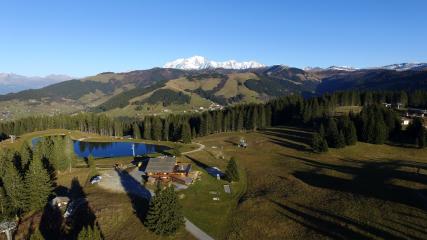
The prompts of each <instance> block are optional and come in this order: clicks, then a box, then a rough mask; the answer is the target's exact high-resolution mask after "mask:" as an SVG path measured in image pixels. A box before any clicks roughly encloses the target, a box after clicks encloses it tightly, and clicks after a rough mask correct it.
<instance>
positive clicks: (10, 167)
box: [0, 145, 54, 218]
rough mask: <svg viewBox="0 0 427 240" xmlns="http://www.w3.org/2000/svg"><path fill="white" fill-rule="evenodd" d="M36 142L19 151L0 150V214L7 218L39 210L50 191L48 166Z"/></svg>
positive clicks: (50, 177) (51, 186)
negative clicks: (34, 146) (33, 147)
mask: <svg viewBox="0 0 427 240" xmlns="http://www.w3.org/2000/svg"><path fill="white" fill-rule="evenodd" d="M46 165H47V164H46V159H45V158H44V155H43V152H42V148H41V147H40V145H37V147H36V148H35V149H34V151H32V150H31V148H29V147H28V145H26V146H24V147H23V148H22V151H21V152H12V151H10V150H4V149H0V166H1V167H0V213H1V214H0V216H2V217H4V218H11V217H15V216H19V215H20V214H22V213H25V212H30V211H37V210H41V209H42V208H43V207H44V206H45V205H46V203H47V200H48V198H49V196H50V194H51V193H52V190H53V185H54V184H53V181H52V176H51V174H50V172H49V171H50V169H49V168H48V167H47V166H46Z"/></svg>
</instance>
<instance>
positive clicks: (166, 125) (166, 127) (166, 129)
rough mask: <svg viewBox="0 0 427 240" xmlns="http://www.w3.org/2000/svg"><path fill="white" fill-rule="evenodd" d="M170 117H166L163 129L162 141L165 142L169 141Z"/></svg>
mask: <svg viewBox="0 0 427 240" xmlns="http://www.w3.org/2000/svg"><path fill="white" fill-rule="evenodd" d="M169 125H170V123H169V117H166V118H165V120H164V122H163V129H162V139H163V140H165V141H169Z"/></svg>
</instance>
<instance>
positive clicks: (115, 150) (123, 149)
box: [74, 141, 169, 158]
mask: <svg viewBox="0 0 427 240" xmlns="http://www.w3.org/2000/svg"><path fill="white" fill-rule="evenodd" d="M133 146H134V147H133ZM132 148H134V150H132ZM167 149H169V148H168V147H166V146H159V145H153V144H145V143H133V142H84V141H74V152H75V153H76V155H77V156H79V157H88V156H89V155H92V156H93V157H95V158H105V157H123V156H133V155H134V152H133V151H135V156H138V155H139V156H142V155H144V154H148V153H155V152H160V151H164V150H167Z"/></svg>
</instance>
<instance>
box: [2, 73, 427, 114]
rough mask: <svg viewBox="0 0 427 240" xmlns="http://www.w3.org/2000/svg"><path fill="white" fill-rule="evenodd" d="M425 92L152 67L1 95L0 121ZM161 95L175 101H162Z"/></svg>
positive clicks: (403, 81)
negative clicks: (339, 93)
mask: <svg viewBox="0 0 427 240" xmlns="http://www.w3.org/2000/svg"><path fill="white" fill-rule="evenodd" d="M425 89H427V71H394V70H383V69H372V70H358V71H338V70H322V71H321V70H318V71H314V70H311V71H304V70H301V69H298V68H291V67H286V66H282V65H277V66H272V67H263V68H257V69H246V70H232V69H204V70H178V69H165V68H153V69H149V70H143V71H132V72H127V73H112V72H105V73H101V74H98V75H96V76H92V77H87V78H84V79H80V80H70V81H65V82H62V83H58V84H54V85H51V86H48V87H45V88H42V89H38V90H26V91H23V92H20V93H14V94H8V95H2V96H0V107H2V108H3V110H5V111H4V115H5V116H4V118H3V120H12V119H16V118H19V117H25V116H32V115H43V114H48V115H53V114H58V113H73V112H78V111H82V110H83V111H93V112H105V113H106V114H107V115H110V116H127V117H134V116H146V115H151V114H153V113H154V112H156V111H157V112H161V109H160V107H161V106H163V107H165V106H168V108H169V109H168V111H169V112H173V113H182V112H184V111H193V110H195V109H199V108H201V107H202V108H207V107H209V106H210V105H211V104H220V105H222V106H228V105H233V104H239V103H262V102H267V101H269V100H271V99H273V98H276V97H281V96H288V95H294V94H299V95H302V96H304V97H312V96H316V95H320V94H323V93H327V92H330V93H332V92H336V91H349V90H357V91H366V90H375V91H385V90H389V91H396V90H406V91H408V92H414V91H415V90H425ZM159 90H161V91H159ZM166 92H168V93H171V94H173V95H174V96H175V97H178V98H179V100H177V101H171V100H172V98H170V97H169V98H165V97H166V96H165V93H166ZM161 95H163V97H162V96H161ZM410 96H412V95H410ZM160 99H163V100H166V104H161V103H160V101H159V100H160ZM3 106H4V107H3ZM70 106H71V107H70ZM415 106H418V105H417V104H415Z"/></svg>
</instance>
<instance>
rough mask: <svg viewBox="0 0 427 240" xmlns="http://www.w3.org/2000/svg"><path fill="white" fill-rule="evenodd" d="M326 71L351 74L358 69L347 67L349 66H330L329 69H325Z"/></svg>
mask: <svg viewBox="0 0 427 240" xmlns="http://www.w3.org/2000/svg"><path fill="white" fill-rule="evenodd" d="M326 70H336V71H346V72H353V71H356V70H358V68H354V67H349V66H330V67H328V68H326Z"/></svg>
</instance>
